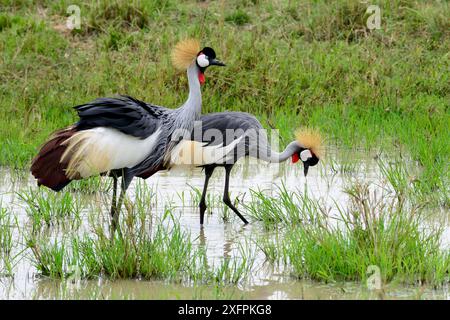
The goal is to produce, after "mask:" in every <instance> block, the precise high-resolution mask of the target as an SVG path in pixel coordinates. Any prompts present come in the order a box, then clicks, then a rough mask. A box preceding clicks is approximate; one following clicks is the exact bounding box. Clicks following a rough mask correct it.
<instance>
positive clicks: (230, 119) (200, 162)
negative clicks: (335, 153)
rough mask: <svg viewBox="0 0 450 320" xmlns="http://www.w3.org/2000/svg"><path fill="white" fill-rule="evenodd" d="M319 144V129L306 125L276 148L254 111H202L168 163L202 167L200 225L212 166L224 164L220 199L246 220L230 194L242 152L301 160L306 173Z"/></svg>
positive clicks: (318, 152)
mask: <svg viewBox="0 0 450 320" xmlns="http://www.w3.org/2000/svg"><path fill="white" fill-rule="evenodd" d="M321 145H322V139H321V137H320V135H319V133H318V132H317V131H316V130H312V129H307V128H305V129H301V130H299V131H297V134H296V140H295V141H292V142H291V143H289V144H288V146H287V147H286V149H285V150H284V151H283V152H281V153H280V152H276V151H274V150H272V149H271V147H270V145H269V143H268V141H267V135H266V134H265V131H264V129H263V127H262V125H261V123H260V122H259V121H258V120H257V119H256V118H255V117H254V116H253V115H251V114H249V113H245V112H220V113H211V114H206V115H202V117H201V118H200V121H199V122H198V125H196V127H194V129H193V133H192V135H191V139H190V140H184V141H182V142H181V143H180V144H178V145H177V146H176V147H175V148H174V150H173V151H172V153H171V155H172V157H171V165H172V166H181V165H191V166H192V165H194V166H197V167H202V168H203V169H204V172H205V183H204V186H203V192H202V196H201V199H200V204H199V207H200V224H202V225H203V221H204V215H205V211H206V208H207V207H206V203H205V198H206V193H207V189H208V182H209V179H210V177H211V175H212V174H213V172H214V170H215V168H217V167H224V168H225V186H224V192H223V202H224V203H225V204H226V205H227V206H228V207H229V208H230V209H231V210H233V211H234V213H236V215H237V216H238V217H239V218H240V219H241V220H242V221H243V222H244V223H245V224H247V223H248V221H247V220H246V219H245V218H244V217H243V216H242V214H241V213H240V212H239V210H238V209H237V208H236V207H235V206H234V205H233V203H232V202H231V200H230V195H229V182H230V172H231V169H232V168H233V166H234V164H235V163H236V161H237V160H239V159H240V158H242V157H245V156H250V157H254V158H257V159H261V160H263V161H267V162H269V163H280V162H284V161H286V160H287V159H289V158H292V162H293V163H296V162H297V161H299V160H301V161H302V163H303V167H304V171H303V172H304V175H305V176H306V175H307V174H308V169H309V167H312V166H315V165H316V164H317V163H318V162H319V158H320V157H321V154H322V146H321Z"/></svg>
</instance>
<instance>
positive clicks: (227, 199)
mask: <svg viewBox="0 0 450 320" xmlns="http://www.w3.org/2000/svg"><path fill="white" fill-rule="evenodd" d="M232 168H233V165H226V166H225V188H224V190H223V202H224V203H225V204H226V205H227V206H228V207H229V208H230V209H231V210H233V211H234V213H236V214H237V215H238V217H239V218H241V220H242V221H243V222H244V223H245V224H247V223H248V221H247V220H246V219H245V218H244V217H243V216H242V215H241V213H240V212H239V211H238V209H236V207H235V206H234V205H233V204H232V203H231V200H230V194H229V192H228V188H229V186H230V172H231V169H232Z"/></svg>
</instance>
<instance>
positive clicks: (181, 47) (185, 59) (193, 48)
mask: <svg viewBox="0 0 450 320" xmlns="http://www.w3.org/2000/svg"><path fill="white" fill-rule="evenodd" d="M199 51H200V42H199V41H198V40H197V39H185V40H182V41H180V42H178V43H177V45H176V46H175V48H174V49H173V51H172V63H173V65H174V66H175V68H177V69H179V70H186V69H187V68H188V67H189V66H190V65H191V63H192V62H193V61H194V59H195V58H196V57H197V54H198V53H199Z"/></svg>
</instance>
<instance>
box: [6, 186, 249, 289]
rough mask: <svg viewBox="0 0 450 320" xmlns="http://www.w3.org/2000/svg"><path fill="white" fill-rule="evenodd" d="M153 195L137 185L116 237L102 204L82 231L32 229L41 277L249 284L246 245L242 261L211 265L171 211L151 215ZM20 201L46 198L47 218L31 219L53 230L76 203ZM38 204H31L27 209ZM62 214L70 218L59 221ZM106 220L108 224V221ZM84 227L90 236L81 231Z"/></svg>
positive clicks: (30, 237)
mask: <svg viewBox="0 0 450 320" xmlns="http://www.w3.org/2000/svg"><path fill="white" fill-rule="evenodd" d="M152 192H153V190H152V189H151V188H149V187H147V186H146V185H138V186H137V189H136V199H135V201H134V202H133V203H130V202H129V201H126V204H125V206H124V207H125V208H124V210H123V211H122V219H121V232H120V233H118V232H115V233H114V235H113V236H111V235H110V233H109V228H107V227H105V226H107V225H108V223H105V220H104V219H103V216H102V210H103V207H102V205H100V206H99V205H97V206H96V207H93V208H92V210H90V211H89V216H88V218H87V219H85V220H87V221H86V222H87V225H85V226H84V227H82V228H80V227H81V225H80V223H77V224H75V225H74V227H73V228H66V229H65V230H62V232H61V234H60V235H58V236H57V237H54V236H53V233H51V232H46V230H44V229H42V228H36V227H34V228H32V229H30V230H28V232H26V233H25V239H26V243H27V248H29V249H30V250H31V253H32V261H33V263H34V265H35V267H36V269H37V270H38V272H39V273H40V275H42V276H47V277H50V278H53V279H62V280H69V279H72V280H73V279H74V277H79V278H80V279H95V278H98V277H106V278H107V279H110V280H117V279H130V278H131V279H145V280H165V281H171V282H178V283H183V284H187V285H212V286H213V287H214V286H218V287H223V286H227V285H231V284H239V283H241V282H244V281H246V279H247V278H248V276H249V274H250V271H251V267H252V265H253V261H254V253H253V252H251V250H250V249H249V248H250V246H249V245H248V244H247V245H242V246H241V247H240V253H241V254H240V256H239V257H233V258H224V259H220V260H219V261H214V262H213V263H212V262H211V261H209V260H208V253H207V250H206V249H205V248H204V247H201V246H194V245H193V242H192V240H191V236H190V234H189V233H188V232H186V231H183V230H182V229H181V226H180V224H179V223H178V222H177V221H176V217H175V213H174V212H173V211H172V209H171V208H170V207H169V206H165V209H164V214H163V216H162V218H155V217H154V216H153V215H151V214H149V211H151V210H154V209H155V208H154V206H153V201H156V199H154V198H155V196H154V195H152ZM25 194H26V193H25ZM47 196H48V195H47ZM80 196H81V197H82V196H83V195H82V194H81V195H79V197H80ZM22 197H23V198H25V200H26V202H27V203H29V201H30V200H29V199H31V198H33V199H36V201H37V202H38V203H41V202H43V201H45V200H44V199H48V202H43V203H42V205H41V206H40V207H42V208H44V209H45V210H46V212H48V213H46V214H45V215H42V214H41V213H40V212H41V211H42V210H41V211H39V213H35V214H32V215H30V220H31V221H33V222H34V221H37V222H34V223H33V226H35V225H38V226H40V224H39V223H40V222H41V221H44V222H46V221H47V220H48V221H50V223H49V226H54V223H51V222H53V221H55V222H58V223H59V222H61V224H62V223H64V221H65V222H67V221H68V219H67V218H69V217H71V210H67V211H66V210H62V208H65V207H67V206H69V205H70V204H71V203H72V201H74V200H71V201H69V200H67V199H72V198H75V197H74V196H73V195H72V194H70V193H66V194H64V195H63V196H62V197H59V198H46V197H42V196H39V195H37V196H36V197H32V196H31V194H28V195H26V196H22ZM26 197H28V198H26ZM66 198H67V199H66ZM78 199H79V198H78ZM108 200H109V199H108ZM34 204H35V202H31V203H29V206H30V207H29V208H33V207H34ZM106 205H108V203H106ZM70 207H72V206H70ZM29 210H33V209H29ZM62 212H66V214H65V215H63V216H61V213H62ZM106 214H108V213H106ZM78 217H79V216H78ZM62 218H65V220H61V219H62ZM78 219H79V218H78ZM106 219H107V221H109V216H108V217H106ZM0 222H1V221H0ZM0 226H1V224H0ZM86 228H87V229H88V230H91V232H88V233H83V232H81V230H83V229H86Z"/></svg>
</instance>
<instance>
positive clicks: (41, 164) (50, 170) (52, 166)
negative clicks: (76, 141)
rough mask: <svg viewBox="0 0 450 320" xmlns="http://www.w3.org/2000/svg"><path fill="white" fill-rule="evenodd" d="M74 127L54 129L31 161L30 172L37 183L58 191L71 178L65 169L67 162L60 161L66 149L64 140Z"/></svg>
mask: <svg viewBox="0 0 450 320" xmlns="http://www.w3.org/2000/svg"><path fill="white" fill-rule="evenodd" d="M76 132H77V131H76V129H75V128H74V127H68V128H66V129H62V130H59V131H56V132H55V133H54V134H53V135H52V137H51V138H50V139H49V140H48V141H47V142H46V143H45V144H44V145H43V146H42V148H41V149H40V151H39V153H38V155H37V156H36V157H35V158H34V159H33V162H32V163H31V173H32V174H33V176H34V177H35V178H36V179H37V181H38V185H39V186H40V185H44V186H46V187H48V188H50V189H52V190H55V191H60V190H61V189H62V188H64V187H65V186H66V185H67V184H69V183H70V181H71V179H70V178H69V177H67V175H66V173H65V169H66V167H67V162H65V161H61V157H62V155H63V153H64V152H65V150H66V146H65V145H64V142H65V141H66V140H67V139H69V138H70V137H72V136H73V135H74V134H75V133H76Z"/></svg>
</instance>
